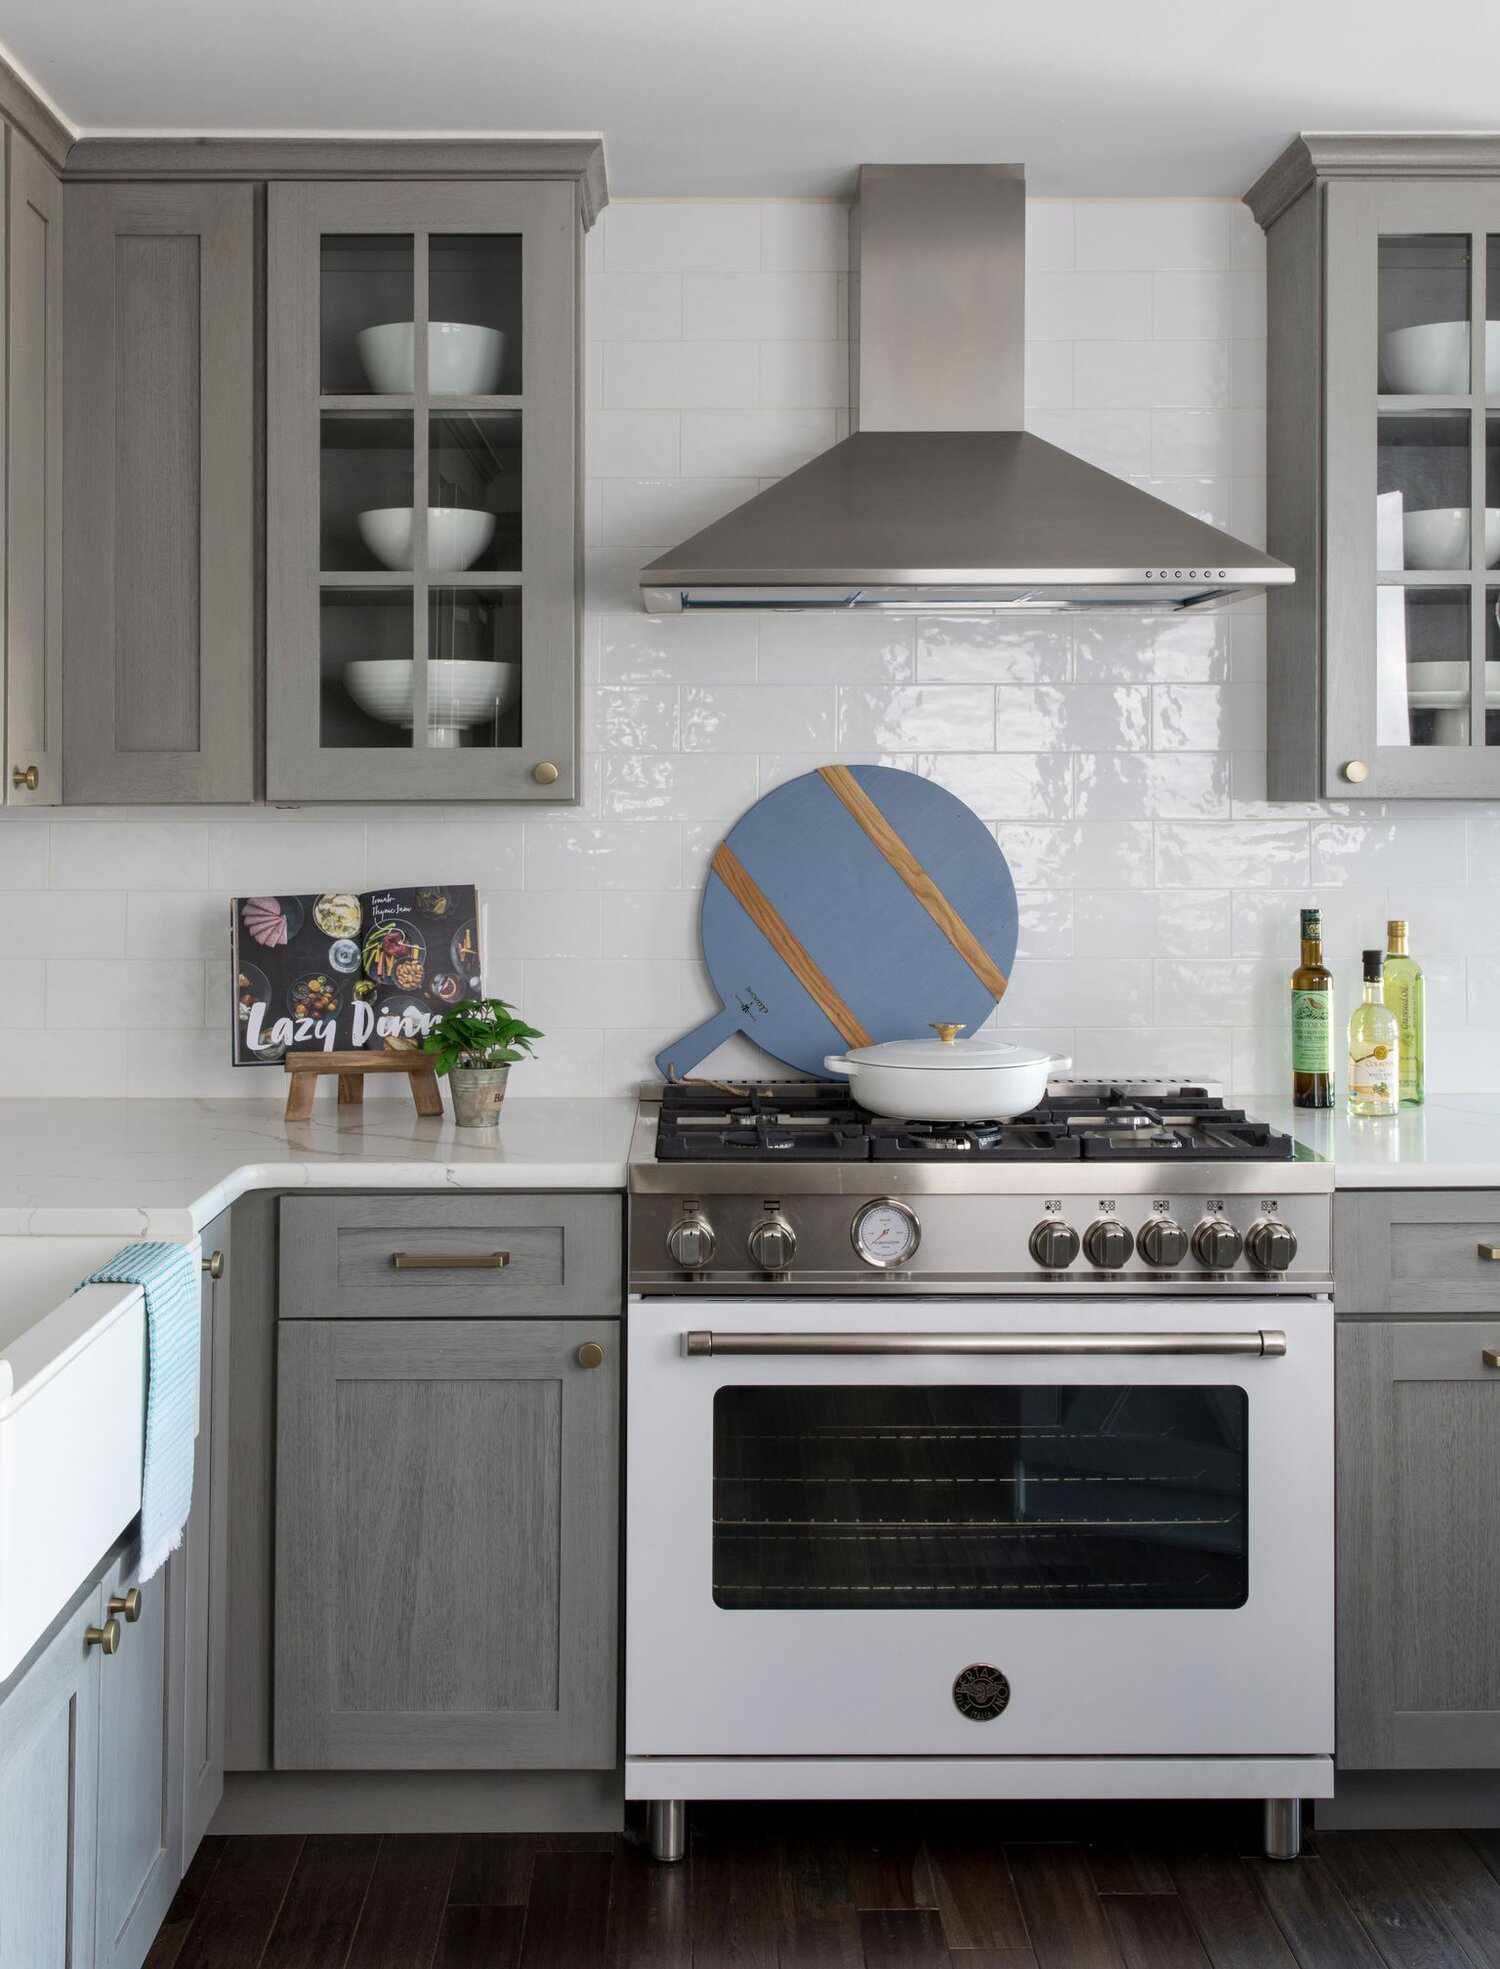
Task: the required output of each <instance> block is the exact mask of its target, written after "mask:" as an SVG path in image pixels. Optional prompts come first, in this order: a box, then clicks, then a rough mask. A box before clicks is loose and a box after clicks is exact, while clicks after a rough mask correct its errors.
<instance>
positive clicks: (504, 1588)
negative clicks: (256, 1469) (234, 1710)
mask: <svg viewBox="0 0 1500 1969" xmlns="http://www.w3.org/2000/svg"><path fill="white" fill-rule="evenodd" d="M619 1375H620V1347H619V1326H618V1324H617V1323H616V1322H614V1321H610V1320H598V1319H595V1320H528V1319H498V1320H497V1319H441V1320H440V1319H422V1320H418V1319H402V1320H393V1319H381V1320H355V1319H333V1320H284V1321H282V1322H281V1324H280V1328H279V1334H278V1371H277V1403H276V1407H277V1469H276V1621H275V1683H274V1687H275V1712H274V1761H275V1764H276V1767H277V1768H278V1769H280V1770H308V1769H320V1770H359V1769H364V1770H372V1769H374V1770H458V1769H469V1770H474V1769H480V1770H497V1771H499V1770H527V1769H558V1770H578V1771H582V1770H599V1769H608V1768H610V1767H612V1766H613V1765H614V1763H615V1761H616V1751H617V1724H616V1679H617V1663H616V1654H617V1592H616V1571H617V1563H618V1560H617V1546H618V1537H619V1527H618V1502H619V1497H618V1457H619V1424H618V1410H619V1391H620V1379H619Z"/></svg>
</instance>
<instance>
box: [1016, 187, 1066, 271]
mask: <svg viewBox="0 0 1500 1969" xmlns="http://www.w3.org/2000/svg"><path fill="white" fill-rule="evenodd" d="M1075 210H1076V205H1075V201H1074V200H1072V199H1071V198H1028V199H1027V201H1026V275H1027V278H1028V280H1029V279H1031V278H1033V277H1034V276H1035V275H1037V274H1041V273H1066V272H1068V271H1070V270H1071V268H1072V266H1073V263H1074V244H1073V234H1074V216H1073V215H1074V212H1075Z"/></svg>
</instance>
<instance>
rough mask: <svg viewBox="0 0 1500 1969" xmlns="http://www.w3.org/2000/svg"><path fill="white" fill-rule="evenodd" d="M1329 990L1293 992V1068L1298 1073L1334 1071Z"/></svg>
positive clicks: (1330, 995) (1330, 994) (1329, 1072)
mask: <svg viewBox="0 0 1500 1969" xmlns="http://www.w3.org/2000/svg"><path fill="white" fill-rule="evenodd" d="M1331 997H1332V993H1331V992H1328V991H1294V992H1293V993H1292V1069H1293V1071H1294V1072H1296V1073H1328V1074H1331V1073H1332V1072H1333V1031H1332V1025H1331V1022H1330V1020H1329V1000H1330V998H1331Z"/></svg>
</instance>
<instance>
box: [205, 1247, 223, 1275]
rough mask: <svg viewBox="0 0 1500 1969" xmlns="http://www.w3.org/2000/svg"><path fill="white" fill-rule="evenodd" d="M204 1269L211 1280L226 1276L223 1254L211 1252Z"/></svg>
mask: <svg viewBox="0 0 1500 1969" xmlns="http://www.w3.org/2000/svg"><path fill="white" fill-rule="evenodd" d="M203 1269H204V1271H206V1272H207V1273H208V1275H209V1277H210V1278H223V1276H224V1254H223V1252H222V1251H211V1252H210V1253H209V1255H208V1256H207V1257H206V1258H205V1259H204V1261H203Z"/></svg>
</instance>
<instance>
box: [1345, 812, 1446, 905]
mask: <svg viewBox="0 0 1500 1969" xmlns="http://www.w3.org/2000/svg"><path fill="white" fill-rule="evenodd" d="M1311 829H1312V879H1313V881H1314V882H1315V883H1318V884H1320V885H1321V884H1333V885H1337V884H1342V883H1346V882H1352V883H1360V884H1368V883H1374V882H1384V883H1387V884H1397V885H1400V886H1401V887H1403V888H1404V889H1406V890H1407V891H1408V892H1409V893H1410V895H1411V899H1412V906H1413V908H1415V907H1416V905H1417V903H1418V901H1419V899H1420V896H1421V892H1422V889H1423V887H1425V885H1426V884H1427V883H1429V882H1432V881H1435V880H1437V881H1450V880H1451V881H1457V880H1459V879H1461V878H1462V877H1463V875H1464V872H1465V864H1466V857H1467V852H1468V848H1467V840H1468V837H1467V834H1466V830H1465V815H1464V813H1463V811H1462V809H1461V808H1460V809H1458V810H1457V811H1455V812H1453V813H1448V814H1432V813H1426V814H1417V813H1411V812H1404V813H1402V814H1401V815H1400V816H1399V817H1397V818H1390V819H1386V818H1379V817H1371V818H1369V819H1358V820H1356V819H1347V820H1315V821H1313V822H1312V823H1311ZM1394 913H1395V914H1397V915H1404V914H1405V911H1404V910H1402V909H1396V910H1395V911H1394Z"/></svg>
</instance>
